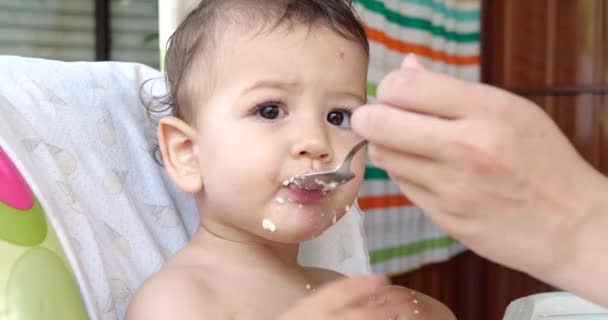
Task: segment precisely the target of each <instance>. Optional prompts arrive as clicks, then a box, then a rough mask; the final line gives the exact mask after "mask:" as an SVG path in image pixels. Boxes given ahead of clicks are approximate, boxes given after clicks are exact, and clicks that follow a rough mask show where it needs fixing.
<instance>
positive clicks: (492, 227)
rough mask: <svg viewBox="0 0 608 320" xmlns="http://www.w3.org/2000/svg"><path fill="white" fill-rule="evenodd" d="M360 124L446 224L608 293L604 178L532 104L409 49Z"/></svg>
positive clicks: (495, 254) (573, 287) (466, 237)
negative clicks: (440, 69)
mask: <svg viewBox="0 0 608 320" xmlns="http://www.w3.org/2000/svg"><path fill="white" fill-rule="evenodd" d="M378 101H379V103H378V104H377V105H368V106H364V107H361V108H359V109H357V110H356V111H355V113H354V115H353V119H352V124H353V128H354V130H355V131H356V132H357V133H358V134H359V135H361V136H363V137H364V138H366V139H368V140H369V141H370V156H371V159H372V161H373V162H374V163H375V164H376V165H377V166H379V167H381V168H383V169H385V170H387V171H388V172H389V174H390V176H391V178H392V179H393V181H394V182H395V183H396V184H398V185H399V186H400V188H401V190H402V191H403V192H404V193H405V194H406V195H407V196H408V198H409V199H410V200H411V201H412V202H413V203H415V204H416V205H417V206H418V207H420V208H421V209H422V210H423V211H424V212H425V213H426V214H427V215H428V216H429V217H430V218H431V219H432V220H433V221H434V222H435V223H436V224H437V225H439V226H440V227H441V228H442V229H443V230H444V231H446V232H447V233H449V234H450V235H452V236H454V237H455V238H456V239H458V240H460V241H461V242H462V243H463V244H464V245H466V246H468V247H469V248H471V249H473V250H474V251H476V252H477V253H479V254H481V255H482V256H485V257H487V258H489V259H491V260H494V261H496V262H498V263H502V264H504V265H507V266H509V267H512V268H515V269H518V270H522V271H525V272H527V273H530V274H532V275H533V276H535V277H537V278H540V279H541V280H544V281H547V282H549V283H552V284H553V285H556V286H559V287H562V288H563V289H566V290H570V291H573V292H575V293H578V294H579V295H581V296H584V297H587V298H589V299H592V300H595V301H598V302H601V303H604V304H608V295H606V294H605V293H606V292H608V271H607V270H608V268H607V267H606V266H608V231H606V230H608V202H607V200H605V199H607V198H608V182H606V179H605V178H604V177H603V176H602V175H601V174H599V173H598V172H596V171H595V170H594V169H593V168H592V167H591V166H590V165H588V164H587V163H586V162H585V161H584V160H583V159H582V158H581V157H580V156H579V155H578V154H577V152H576V151H575V150H574V148H573V147H572V145H571V144H570V143H569V142H568V140H567V139H566V138H565V137H564V135H563V134H562V133H561V132H560V130H559V129H558V128H557V126H556V125H555V124H554V123H553V122H552V121H551V120H550V118H548V117H547V115H546V114H545V113H544V112H543V111H542V110H541V109H540V108H539V107H538V106H536V105H535V104H533V103H532V102H530V101H528V100H525V99H523V98H521V97H518V96H515V95H513V94H510V93H508V92H506V91H503V90H500V89H497V88H494V87H490V86H486V85H483V84H478V83H471V82H466V81H462V80H458V79H454V78H451V77H448V76H445V75H441V74H437V73H433V72H429V71H426V70H424V69H423V68H422V67H421V66H420V65H419V64H418V62H417V61H416V59H415V57H413V56H408V57H406V59H405V60H404V62H403V64H402V67H401V69H400V70H396V71H394V72H392V73H390V74H389V75H387V76H386V77H385V79H384V80H383V81H382V82H381V84H380V86H379V88H378Z"/></svg>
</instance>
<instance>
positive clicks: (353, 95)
mask: <svg viewBox="0 0 608 320" xmlns="http://www.w3.org/2000/svg"><path fill="white" fill-rule="evenodd" d="M332 93H334V94H336V95H338V96H345V97H351V98H355V99H357V100H358V101H361V103H365V102H366V101H367V97H366V96H362V95H360V94H357V93H354V92H350V91H334V92H332Z"/></svg>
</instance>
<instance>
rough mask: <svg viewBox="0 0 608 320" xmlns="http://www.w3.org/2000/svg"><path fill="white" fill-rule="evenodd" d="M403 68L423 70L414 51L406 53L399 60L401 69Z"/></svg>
mask: <svg viewBox="0 0 608 320" xmlns="http://www.w3.org/2000/svg"><path fill="white" fill-rule="evenodd" d="M404 68H411V69H418V70H425V68H424V66H423V65H422V64H421V63H420V62H419V61H418V58H417V57H416V54H414V53H408V54H407V55H406V56H405V58H403V61H402V62H401V69H404Z"/></svg>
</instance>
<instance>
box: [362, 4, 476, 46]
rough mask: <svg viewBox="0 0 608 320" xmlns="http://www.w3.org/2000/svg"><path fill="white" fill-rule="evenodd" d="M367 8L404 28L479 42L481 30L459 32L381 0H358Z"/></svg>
mask: <svg viewBox="0 0 608 320" xmlns="http://www.w3.org/2000/svg"><path fill="white" fill-rule="evenodd" d="M357 2H358V3H360V4H361V5H363V6H364V7H365V8H366V9H368V10H370V11H374V12H376V13H378V14H381V15H383V16H384V17H385V18H386V19H387V20H388V21H391V22H393V23H396V24H399V25H400V26H402V27H404V28H412V29H419V30H424V31H429V32H430V33H431V34H432V35H434V36H437V37H442V38H445V39H448V40H451V41H456V42H479V32H470V33H458V32H454V31H448V30H446V29H445V28H444V27H443V26H438V25H435V24H433V23H432V22H431V21H429V20H426V19H422V18H416V17H409V16H406V15H403V14H401V13H399V12H395V11H392V10H390V9H387V8H386V6H385V5H384V3H382V2H380V1H379V0H357Z"/></svg>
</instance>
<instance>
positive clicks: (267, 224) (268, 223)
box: [262, 219, 277, 232]
mask: <svg viewBox="0 0 608 320" xmlns="http://www.w3.org/2000/svg"><path fill="white" fill-rule="evenodd" d="M262 228H264V230H270V232H275V231H276V230H277V227H276V226H275V225H274V223H272V221H270V220H268V219H264V220H262Z"/></svg>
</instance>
